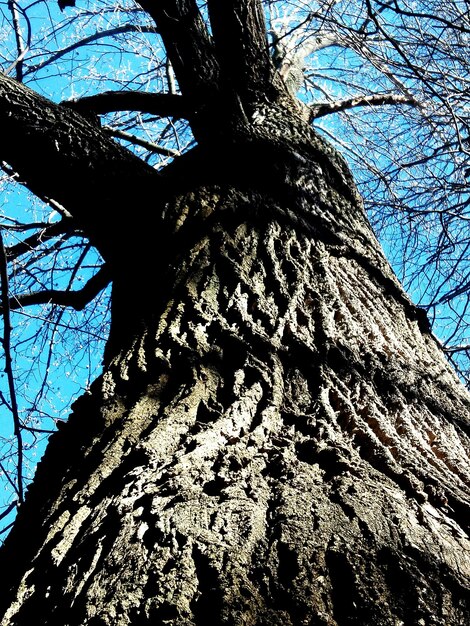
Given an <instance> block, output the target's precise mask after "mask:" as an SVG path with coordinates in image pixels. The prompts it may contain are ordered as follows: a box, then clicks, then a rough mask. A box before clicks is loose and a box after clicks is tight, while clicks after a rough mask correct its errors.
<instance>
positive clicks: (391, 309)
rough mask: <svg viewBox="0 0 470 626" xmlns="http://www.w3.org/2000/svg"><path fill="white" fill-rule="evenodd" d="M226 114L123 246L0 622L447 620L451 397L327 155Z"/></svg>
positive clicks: (460, 443)
mask: <svg viewBox="0 0 470 626" xmlns="http://www.w3.org/2000/svg"><path fill="white" fill-rule="evenodd" d="M249 121H250V133H249V139H248V138H247V137H248V135H247V133H245V132H241V133H240V138H239V139H238V140H236V141H234V142H233V143H232V144H231V145H228V144H221V145H220V146H219V149H218V150H217V149H214V147H213V146H212V147H211V149H210V150H209V149H207V150H204V149H203V148H201V149H197V150H195V151H193V153H191V154H189V155H187V156H186V157H184V158H183V159H182V160H179V161H178V162H177V163H176V164H175V166H174V167H173V168H170V169H169V170H168V171H167V173H166V175H165V180H164V188H165V193H164V194H163V195H162V196H161V197H160V198H157V199H156V200H155V204H156V207H155V214H156V215H161V225H160V228H159V229H156V230H154V231H153V232H154V233H155V234H154V246H153V247H152V248H148V249H146V250H144V251H140V253H139V254H138V246H136V245H135V246H134V247H133V246H132V242H130V243H129V248H128V252H129V254H128V256H127V257H126V258H127V261H128V264H129V267H128V270H127V275H126V276H124V273H123V274H122V276H124V278H123V279H122V281H120V280H119V275H117V276H116V285H115V292H114V304H113V307H114V308H113V316H114V318H113V324H114V326H113V331H112V338H111V343H110V346H109V348H108V353H107V364H106V370H105V373H104V375H103V377H102V378H101V379H100V380H98V381H97V382H96V383H95V385H94V387H93V388H92V392H91V393H90V394H89V395H88V396H86V397H83V398H82V399H81V400H79V401H78V402H77V403H76V405H75V407H74V413H73V414H72V416H71V418H70V421H69V422H68V424H67V425H66V426H64V427H63V428H62V429H61V430H60V431H59V432H58V433H57V434H55V435H54V436H53V437H52V440H51V443H50V446H49V449H48V451H47V454H46V457H45V459H44V460H43V461H42V462H41V464H40V467H39V470H38V474H37V477H36V479H35V482H34V485H33V487H32V488H31V489H30V491H29V493H28V497H27V501H26V503H25V505H24V508H23V510H22V511H20V515H19V518H18V523H17V525H16V526H15V528H14V530H13V532H12V534H11V535H10V537H9V539H8V541H7V544H6V546H5V547H4V549H3V551H2V554H1V558H2V561H1V568H2V571H4V572H8V576H9V580H10V581H11V590H10V592H9V594H8V595H6V594H5V595H2V599H1V604H2V606H3V611H4V612H5V614H4V615H5V616H4V618H3V621H2V626H13V625H15V626H30V625H31V624H35V626H41V625H46V624H47V625H48V626H79V625H80V626H85V625H86V626H105V625H106V626H108V625H109V626H127V625H133V626H146V625H148V626H150V625H152V626H156V625H160V624H161V625H163V624H171V625H173V626H183V625H184V626H190V625H191V626H195V625H198V626H202V625H207V624H221V625H222V624H224V625H233V626H241V625H247V626H248V625H259V626H261V625H266V626H268V625H269V626H273V625H279V626H281V625H282V626H299V625H301V624H309V625H312V626H314V625H315V626H316V625H325V626H326V625H328V626H335V625H336V626H346V625H357V626H359V625H361V626H363V625H371V626H372V625H377V626H378V625H380V626H387V625H390V626H398V625H403V624H405V625H406V626H408V625H415V624H416V625H423V626H424V625H426V626H428V625H431V624H432V625H441V626H462V625H466V624H469V623H470V622H469V617H468V616H469V614H470V594H469V579H470V543H469V539H468V534H467V533H468V530H469V529H468V524H469V520H470V516H469V511H470V507H469V504H470V494H469V478H470V476H469V474H470V470H469V461H468V454H469V449H470V442H469V425H470V420H469V416H470V401H469V397H468V395H467V393H466V391H465V390H464V389H463V387H462V386H461V385H460V384H459V382H458V381H457V379H456V377H455V375H454V374H453V372H452V371H451V370H450V368H449V367H448V365H447V363H446V361H445V359H444V357H443V355H442V353H441V351H440V350H439V348H438V345H437V343H436V342H435V340H434V339H433V337H432V335H431V334H430V333H429V331H428V329H427V326H426V319H425V317H424V316H422V315H421V314H420V312H419V311H418V310H417V309H416V308H415V307H414V306H413V305H412V304H411V303H410V302H409V300H408V299H407V297H406V296H405V295H404V293H403V292H402V290H401V288H400V286H399V284H398V282H397V281H396V279H395V277H394V276H393V275H392V273H391V270H390V269H389V267H388V265H387V264H386V262H385V260H384V258H383V256H382V253H381V251H380V249H379V246H378V244H377V242H376V240H375V238H374V236H373V234H372V232H371V230H370V228H369V226H368V224H367V220H366V217H365V214H364V211H363V208H362V205H361V202H360V200H359V198H358V196H357V194H356V192H355V190H354V186H353V183H352V181H351V178H350V176H349V174H348V172H347V170H346V168H345V167H344V164H343V162H342V160H341V159H340V158H339V157H338V156H337V155H336V154H335V153H334V151H332V150H331V149H330V148H329V147H328V146H326V145H324V143H323V142H322V141H321V140H320V139H319V138H318V137H317V136H316V135H315V134H314V133H313V132H312V131H310V130H309V129H308V128H307V127H306V126H304V125H303V123H302V122H301V121H300V120H299V119H297V118H295V116H293V115H292V116H291V115H288V114H287V112H286V111H285V110H282V109H276V107H275V106H269V107H268V106H266V107H265V108H263V107H261V106H259V107H258V108H255V109H254V111H253V113H252V115H251V117H250V120H249ZM245 130H246V128H245ZM234 163H235V166H234V165H233V164H234ZM168 242H169V243H168ZM123 272H124V270H123ZM131 276H134V278H135V280H136V285H137V286H136V287H135V291H133V292H132V293H133V294H134V295H133V297H129V280H130V278H129V277H131ZM129 318H130V319H132V320H133V322H132V323H131V324H129Z"/></svg>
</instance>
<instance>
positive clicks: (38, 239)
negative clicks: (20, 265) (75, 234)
mask: <svg viewBox="0 0 470 626" xmlns="http://www.w3.org/2000/svg"><path fill="white" fill-rule="evenodd" d="M67 232H70V233H72V224H71V223H70V220H66V219H62V220H60V222H55V223H54V224H49V225H48V226H46V227H45V228H41V230H39V231H38V232H36V233H34V234H33V235H30V236H29V237H27V238H26V239H25V240H24V241H20V242H19V243H17V244H15V245H14V246H10V247H9V248H6V249H5V253H6V258H7V259H8V261H11V260H13V259H17V258H18V257H19V256H21V255H22V254H27V253H28V252H31V250H34V249H35V248H37V247H38V246H40V245H41V244H42V243H43V242H45V241H48V240H49V239H54V237H57V236H58V235H63V234H64V233H67Z"/></svg>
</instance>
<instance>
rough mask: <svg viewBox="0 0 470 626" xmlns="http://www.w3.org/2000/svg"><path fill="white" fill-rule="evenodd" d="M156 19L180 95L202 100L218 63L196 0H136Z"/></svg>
mask: <svg viewBox="0 0 470 626" xmlns="http://www.w3.org/2000/svg"><path fill="white" fill-rule="evenodd" d="M139 4H140V5H141V7H142V8H143V9H144V11H147V13H148V14H149V15H150V16H151V17H152V18H153V19H154V20H155V22H156V24H157V28H158V31H159V33H160V35H161V37H162V39H163V42H164V44H165V48H166V50H167V53H168V57H169V58H170V61H171V64H172V67H173V69H174V71H175V75H176V78H177V79H178V83H179V85H180V88H181V91H182V93H183V95H186V96H188V97H192V98H194V100H195V102H201V103H202V102H204V100H205V98H206V97H207V95H208V94H209V93H211V92H213V91H214V90H215V89H216V87H217V84H218V77H219V64H218V61H217V59H216V56H215V54H214V46H213V43H212V41H211V37H210V36H209V33H208V32H207V28H206V25H205V23H204V20H203V19H202V16H201V14H200V12H199V8H198V6H197V3H196V1H195V0H159V1H158V2H154V1H153V0H139Z"/></svg>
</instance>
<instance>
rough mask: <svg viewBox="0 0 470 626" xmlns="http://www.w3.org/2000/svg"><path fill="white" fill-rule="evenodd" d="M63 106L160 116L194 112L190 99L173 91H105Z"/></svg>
mask: <svg viewBox="0 0 470 626" xmlns="http://www.w3.org/2000/svg"><path fill="white" fill-rule="evenodd" d="M62 105H63V106H67V107H70V108H71V109H74V110H75V111H78V112H79V113H96V114H98V115H101V114H103V113H111V112H112V111H140V112H141V113H149V114H150V115H158V116H160V117H174V118H176V119H179V118H182V117H183V118H186V119H188V118H190V117H191V114H192V113H193V111H192V107H191V106H190V104H189V102H188V99H187V98H185V97H184V96H180V95H176V94H171V93H145V92H139V91H105V92H103V93H100V94H97V95H95V96H87V97H85V98H77V99H76V100H67V101H66V102H63V103H62Z"/></svg>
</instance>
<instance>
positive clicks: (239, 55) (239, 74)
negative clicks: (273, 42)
mask: <svg viewBox="0 0 470 626" xmlns="http://www.w3.org/2000/svg"><path fill="white" fill-rule="evenodd" d="M208 8H209V14H210V18H211V26H212V32H213V35H214V40H215V45H216V51H217V55H218V58H219V59H220V62H221V64H222V66H223V73H222V75H223V77H224V80H225V81H226V82H227V83H229V84H230V85H231V86H232V87H233V88H235V90H236V91H237V92H239V93H244V92H255V93H259V92H262V91H263V92H265V91H266V89H267V88H268V87H269V85H270V84H271V82H272V74H273V71H274V66H273V65H272V63H271V59H270V55H269V49H268V42H267V38H266V25H265V21H264V13H263V7H262V5H261V2H260V1H259V0H224V2H220V1H219V0H209V1H208Z"/></svg>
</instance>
